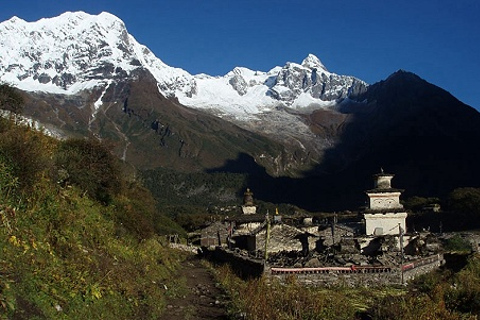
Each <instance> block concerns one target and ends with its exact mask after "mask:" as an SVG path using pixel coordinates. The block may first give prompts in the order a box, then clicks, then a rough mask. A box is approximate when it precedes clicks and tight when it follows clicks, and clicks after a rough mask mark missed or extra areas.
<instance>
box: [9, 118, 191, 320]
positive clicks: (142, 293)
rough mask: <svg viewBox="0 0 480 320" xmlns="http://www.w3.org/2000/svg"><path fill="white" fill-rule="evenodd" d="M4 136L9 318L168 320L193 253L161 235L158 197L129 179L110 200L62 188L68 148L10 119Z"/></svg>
mask: <svg viewBox="0 0 480 320" xmlns="http://www.w3.org/2000/svg"><path fill="white" fill-rule="evenodd" d="M0 135H1V137H2V140H1V141H0V319H107V320H108V319H116V320H118V319H135V318H136V319H158V318H159V317H160V316H161V314H162V313H163V310H164V308H165V301H166V297H165V289H164V284H167V285H170V282H171V281H172V280H171V279H172V278H173V276H172V275H173V274H174V273H175V270H176V268H177V266H178V264H179V261H180V260H181V259H183V256H182V255H180V254H178V253H176V252H173V251H171V250H170V249H169V248H168V246H167V245H166V243H165V242H164V241H165V240H164V237H163V236H160V235H158V234H157V233H156V232H155V227H154V225H155V223H156V222H158V223H160V221H158V220H156V218H155V214H156V213H155V203H154V201H153V198H152V197H151V195H150V193H149V192H148V191H147V190H146V189H145V188H143V187H142V186H141V185H139V184H138V183H137V182H130V181H126V180H125V178H124V177H123V176H120V177H117V178H118V179H119V180H118V181H119V183H118V186H117V187H116V188H114V189H108V190H106V191H107V192H109V194H108V196H109V199H110V201H108V203H107V202H105V201H102V200H101V199H99V198H98V197H97V196H96V194H95V192H96V191H95V190H100V189H98V188H97V189H95V188H92V189H86V187H87V186H90V185H89V184H90V183H91V182H88V181H87V184H85V183H84V182H82V180H79V181H80V182H78V183H72V182H71V181H72V180H70V182H68V181H67V182H66V181H64V180H62V181H61V183H60V182H58V181H57V178H58V177H59V175H58V171H59V167H58V166H57V165H56V163H55V159H56V155H57V152H58V150H59V148H58V146H59V144H62V143H63V142H59V141H56V140H53V139H49V138H47V137H44V136H43V135H41V134H40V133H36V132H34V131H32V130H31V129H29V128H25V127H17V126H13V125H11V124H9V123H5V122H3V120H1V121H0ZM23 145H27V146H28V145H32V148H31V149H24V150H23V149H22V150H21V151H19V150H20V147H21V146H23ZM66 156H69V155H68V154H67V155H66ZM106 157H107V158H108V154H106ZM64 160H65V161H66V163H68V158H67V159H64ZM100 161H106V160H105V159H104V158H102V160H100ZM104 163H105V164H106V165H107V166H108V161H106V162H104ZM18 168H22V169H25V170H26V171H27V172H31V173H32V175H29V176H26V175H24V171H23V170H19V169H18ZM99 168H101V167H99ZM79 169H80V170H78V171H77V173H75V174H80V175H81V174H83V173H84V171H83V169H82V168H79ZM106 169H107V170H109V168H108V167H107V168H106ZM85 170H88V169H85ZM100 170H103V169H100ZM72 174H73V171H71V172H70V177H72ZM88 190H92V191H90V192H87V191H88ZM104 191H105V190H104ZM102 192H103V191H102ZM167 222H168V221H167ZM148 226H150V227H149V228H148Z"/></svg>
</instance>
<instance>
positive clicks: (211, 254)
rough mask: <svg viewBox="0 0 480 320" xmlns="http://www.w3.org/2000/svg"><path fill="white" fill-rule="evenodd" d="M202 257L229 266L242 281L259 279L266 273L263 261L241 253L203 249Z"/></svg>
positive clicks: (218, 249) (220, 249) (218, 248)
mask: <svg viewBox="0 0 480 320" xmlns="http://www.w3.org/2000/svg"><path fill="white" fill-rule="evenodd" d="M202 249H203V250H202V251H201V253H200V254H201V256H202V257H204V258H206V259H208V260H209V261H211V262H213V263H216V264H228V265H229V266H230V267H231V268H232V270H233V271H234V272H235V273H236V274H237V275H238V276H239V277H240V278H242V279H249V278H259V277H261V276H262V275H263V273H264V265H263V260H257V259H252V258H250V257H248V256H244V255H242V254H240V253H239V252H235V251H230V250H226V249H222V248H220V247H217V248H215V249H214V250H209V249H207V248H202Z"/></svg>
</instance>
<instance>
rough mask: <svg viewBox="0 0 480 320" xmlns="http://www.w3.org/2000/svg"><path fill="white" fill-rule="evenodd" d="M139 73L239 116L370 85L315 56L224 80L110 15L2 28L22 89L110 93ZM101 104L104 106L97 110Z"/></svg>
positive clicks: (12, 73) (194, 102)
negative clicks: (170, 58) (163, 55)
mask: <svg viewBox="0 0 480 320" xmlns="http://www.w3.org/2000/svg"><path fill="white" fill-rule="evenodd" d="M166 45H168V44H166ZM136 69H144V70H148V71H149V72H150V73H151V74H152V75H153V77H154V78H155V79H156V81H157V84H158V88H159V91H160V92H161V93H162V94H163V95H165V96H167V97H175V98H177V99H178V100H179V101H180V103H182V104H184V105H187V106H189V107H192V108H203V109H206V110H214V112H215V114H217V115H218V114H219V115H227V116H233V117H235V118H245V117H247V118H248V117H250V116H252V115H254V114H259V113H264V112H268V111H270V110H274V109H275V108H276V107H279V106H287V107H290V108H297V109H299V108H305V107H309V108H311V107H312V106H315V107H317V108H318V107H325V106H328V105H332V104H334V103H336V102H337V101H338V100H341V99H344V98H346V97H348V95H349V94H350V93H351V92H358V91H362V90H364V89H365V88H366V86H367V85H366V84H365V83H364V82H363V81H361V80H358V79H356V78H353V77H350V76H341V75H336V74H334V73H330V72H328V71H327V70H326V68H325V66H324V65H323V64H322V62H321V61H320V59H318V58H317V57H316V56H315V55H313V54H309V55H308V56H307V57H306V58H305V59H304V60H303V61H302V63H301V64H297V63H286V65H285V66H283V67H278V66H277V67H274V68H272V69H271V70H270V71H268V72H263V71H253V70H250V69H248V68H244V67H237V68H234V69H233V70H232V71H230V72H229V73H227V74H226V75H224V76H223V77H212V76H208V75H205V74H202V75H195V76H194V75H191V74H190V73H188V72H187V71H185V70H183V69H180V68H174V67H170V66H168V65H166V64H165V63H163V62H162V61H161V60H160V59H159V58H157V57H156V56H155V55H154V54H153V53H152V52H151V51H150V50H149V49H148V48H147V47H146V46H144V45H141V44H139V43H138V42H137V41H136V40H135V38H134V37H133V36H132V35H130V34H129V33H128V31H127V29H126V27H125V25H124V23H123V21H122V20H121V19H119V18H118V17H116V16H114V15H112V14H110V13H108V12H102V13H100V14H98V15H91V14H88V13H85V12H82V11H78V12H65V13H63V14H61V15H60V16H58V17H54V18H44V19H41V20H38V21H36V22H26V21H24V20H22V19H20V18H18V17H13V18H11V19H10V20H8V21H5V22H3V23H0V81H3V82H6V83H10V84H12V85H14V86H17V87H18V88H20V89H23V90H26V91H43V92H48V93H60V94H77V93H79V92H81V91H85V90H92V89H93V88H100V89H105V88H106V87H107V86H109V85H111V84H115V83H116V82H117V81H119V80H122V79H126V78H128V77H130V76H131V75H132V74H133V73H132V72H133V71H134V70H136ZM100 105H101V101H98V102H97V103H96V105H95V107H96V108H98V107H99V106H100Z"/></svg>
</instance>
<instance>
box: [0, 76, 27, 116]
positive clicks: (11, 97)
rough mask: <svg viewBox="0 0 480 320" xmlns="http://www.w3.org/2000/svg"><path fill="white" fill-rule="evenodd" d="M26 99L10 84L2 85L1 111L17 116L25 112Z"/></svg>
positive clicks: (0, 96)
mask: <svg viewBox="0 0 480 320" xmlns="http://www.w3.org/2000/svg"><path fill="white" fill-rule="evenodd" d="M23 104H24V99H23V96H22V95H21V94H20V92H19V91H18V90H17V89H15V88H14V87H11V86H9V85H8V84H5V83H2V84H0V109H3V110H7V111H10V112H12V113H13V114H14V115H15V116H17V115H19V114H21V113H22V111H23Z"/></svg>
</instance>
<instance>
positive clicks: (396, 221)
mask: <svg viewBox="0 0 480 320" xmlns="http://www.w3.org/2000/svg"><path fill="white" fill-rule="evenodd" d="M394 176H395V175H394V174H390V173H385V172H384V171H383V169H381V170H380V173H377V174H375V175H374V176H373V179H374V188H373V189H371V190H367V191H366V194H367V195H368V199H369V205H368V208H367V210H366V211H365V214H364V218H365V228H366V234H367V235H384V234H400V233H402V232H405V231H406V223H405V221H406V218H407V212H405V209H404V208H403V205H402V204H401V203H400V195H401V194H402V192H403V190H402V189H395V188H392V184H391V181H392V179H393V177H394Z"/></svg>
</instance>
